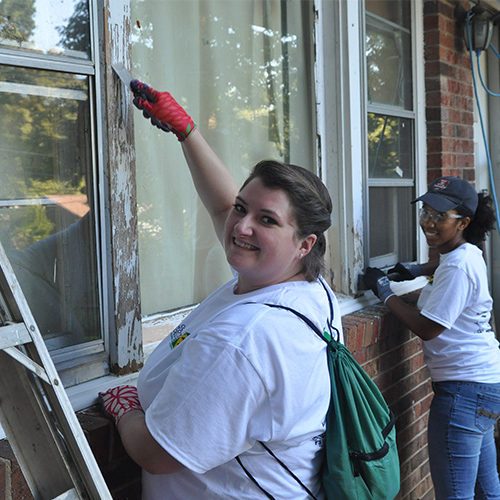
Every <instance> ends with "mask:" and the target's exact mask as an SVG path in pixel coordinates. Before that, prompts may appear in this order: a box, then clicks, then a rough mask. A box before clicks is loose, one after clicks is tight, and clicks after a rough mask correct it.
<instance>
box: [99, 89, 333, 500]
mask: <svg viewBox="0 0 500 500" xmlns="http://www.w3.org/2000/svg"><path fill="white" fill-rule="evenodd" d="M131 87H132V90H133V91H134V94H135V96H136V98H135V99H134V103H135V105H136V106H137V107H138V108H140V109H142V110H143V112H144V114H145V116H146V117H148V118H150V119H151V121H152V122H153V124H154V125H156V126H158V127H159V128H161V129H163V130H166V131H171V132H174V133H175V134H176V135H177V137H178V139H179V141H181V143H182V148H183V151H184V154H185V157H186V160H187V163H188V165H189V168H190V171H191V175H192V177H193V181H194V185H195V187H196V189H197V191H198V194H199V196H200V197H201V199H202V201H203V203H204V205H205V206H206V208H207V210H208V212H209V214H210V215H211V218H212V221H213V223H214V227H215V231H216V233H217V236H218V237H219V240H220V241H221V242H222V244H223V246H224V250H225V253H226V258H227V261H228V263H229V265H230V266H231V267H232V268H233V269H234V271H235V273H236V277H235V278H234V279H233V280H232V281H230V282H229V283H227V284H226V285H223V286H222V287H220V288H219V289H218V290H216V291H215V292H214V293H212V294H211V295H210V296H209V297H208V298H207V299H205V300H204V301H203V302H202V303H201V304H200V306H198V308H196V309H195V310H194V311H193V312H192V313H191V314H190V315H189V316H188V317H187V318H186V319H185V320H183V322H182V323H181V324H180V325H179V326H178V327H177V328H176V329H175V330H174V331H173V332H172V334H171V335H170V336H169V337H168V338H167V339H165V340H164V341H163V342H162V343H161V344H160V345H159V346H158V347H157V349H156V350H155V351H154V352H153V354H152V355H151V356H150V358H149V359H148V360H147V362H146V364H145V366H144V368H143V370H142V371H141V373H140V376H139V380H138V385H137V389H138V394H137V390H136V389H135V388H133V387H129V386H125V387H118V388H114V389H112V390H110V391H107V392H105V393H102V394H100V397H101V401H102V404H103V406H104V409H105V411H106V412H107V413H108V414H109V415H110V416H112V417H113V418H114V420H115V422H116V424H117V429H118V432H119V433H120V436H121V438H122V441H123V444H124V446H125V449H126V450H127V452H128V453H129V455H130V456H131V457H132V458H133V459H134V460H135V461H136V462H137V463H138V464H139V465H140V466H141V467H142V468H143V471H144V472H143V498H146V499H182V500H189V499H193V500H199V499H204V500H206V499H216V498H228V499H229V498H234V499H239V500H241V499H257V498H263V496H264V495H268V497H270V498H273V497H274V498H280V499H285V498H289V499H293V500H298V499H302V498H304V499H306V498H311V496H312V497H313V498H323V492H322V490H321V482H320V469H321V463H322V457H323V444H322V443H323V434H324V431H325V425H326V424H325V417H326V413H327V410H328V406H329V401H330V377H329V373H328V367H327V362H326V343H325V342H324V341H323V340H322V339H320V338H319V337H318V336H317V335H316V334H315V333H314V332H313V330H312V329H311V328H310V327H308V326H307V325H306V324H305V323H304V322H303V321H302V320H301V319H299V318H298V317H296V316H295V314H293V313H291V312H289V311H286V310H283V309H277V308H274V307H269V306H268V305H267V304H274V305H282V306H287V307H290V308H293V309H295V310H298V311H300V312H301V313H302V314H303V315H305V316H307V317H308V318H310V319H311V320H312V321H313V322H314V323H315V324H316V325H317V326H318V327H319V328H321V330H322V331H328V330H329V331H330V332H332V333H334V334H336V336H337V337H341V333H340V332H341V323H340V314H339V309H338V304H337V301H336V299H335V297H334V295H333V292H332V291H331V290H330V288H329V287H328V286H327V285H326V283H325V282H324V281H323V279H322V278H321V276H320V270H321V265H322V260H323V256H324V253H325V235H324V232H325V231H326V230H327V229H328V227H329V226H330V213H331V209H332V205H331V200H330V197H329V194H328V191H327V189H326V187H325V186H324V185H323V183H322V182H321V181H320V180H319V178H318V177H317V176H316V175H314V174H312V173H311V172H309V171H307V170H305V169H303V168H301V167H298V166H294V165H288V164H283V163H280V162H276V161H263V162H260V163H259V164H257V165H256V167H255V168H254V170H253V172H252V174H251V175H250V177H249V178H248V179H247V180H246V182H245V183H244V184H243V186H242V188H241V189H240V190H238V189H237V187H236V185H235V183H234V180H233V179H232V177H231V175H230V174H229V172H228V170H227V169H226V168H225V166H224V165H223V164H222V162H221V161H220V160H219V158H217V156H216V155H215V153H214V152H213V151H212V149H210V147H209V146H208V145H207V143H206V142H205V141H204V139H203V138H202V136H201V134H200V133H199V131H198V130H197V129H196V127H195V125H194V123H193V121H192V120H191V118H190V117H189V116H188V115H187V114H186V112H185V111H184V109H182V108H181V107H180V106H179V104H178V103H177V102H176V101H175V100H174V99H173V98H172V96H171V95H170V94H169V93H168V92H157V91H155V90H153V89H151V88H150V87H148V86H146V85H144V84H142V83H140V82H137V81H134V82H132V84H131ZM262 443H265V444H266V446H268V447H269V448H270V449H271V450H272V451H273V452H274V453H275V454H276V456H277V457H278V458H279V459H280V460H282V461H283V462H284V463H285V464H286V465H287V467H288V468H289V469H290V470H291V471H292V472H293V473H294V474H295V475H296V476H298V477H299V479H300V483H298V482H297V481H296V480H295V479H293V478H292V477H291V475H290V474H288V473H287V472H286V471H285V470H284V469H283V468H282V466H281V465H279V463H278V462H277V461H276V459H275V458H273V457H272V456H271V455H270V454H269V453H268V452H267V451H266V449H265V447H264V446H263V444H262ZM250 476H251V477H252V478H253V480H252V478H251V477H250ZM257 483H258V484H257ZM309 492H310V493H309Z"/></svg>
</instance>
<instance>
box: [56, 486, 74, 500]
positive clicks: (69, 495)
mask: <svg viewBox="0 0 500 500" xmlns="http://www.w3.org/2000/svg"><path fill="white" fill-rule="evenodd" d="M79 499H80V497H79V496H78V493H77V492H76V490H75V488H71V489H70V490H68V491H65V492H64V493H61V494H60V495H58V496H56V497H55V498H53V499H52V500H79Z"/></svg>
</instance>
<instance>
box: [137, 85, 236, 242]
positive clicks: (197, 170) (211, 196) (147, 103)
mask: <svg viewBox="0 0 500 500" xmlns="http://www.w3.org/2000/svg"><path fill="white" fill-rule="evenodd" d="M130 87H131V88H132V91H133V92H134V95H135V98H134V104H135V106H137V107H138V108H139V109H141V110H142V111H143V114H144V116H145V117H146V118H150V119H151V123H152V124H153V125H155V126H157V127H158V128H160V129H162V130H164V131H165V132H172V133H174V134H175V135H176V136H177V139H178V140H179V141H180V142H181V143H182V149H183V152H184V156H185V158H186V161H187V163H188V166H189V170H190V172H191V176H192V178H193V182H194V186H195V188H196V191H197V192H198V195H199V197H200V199H201V201H202V203H203V204H204V205H205V208H206V209H207V210H208V213H209V215H210V217H211V219H212V222H213V224H214V228H215V231H216V233H217V237H218V238H219V240H220V241H221V242H222V241H223V230H224V223H225V220H226V217H227V214H228V212H229V210H230V209H231V207H232V205H233V203H234V200H235V197H236V194H237V192H238V187H237V185H236V182H235V181H234V179H233V177H232V175H231V173H230V172H229V170H228V169H227V167H226V166H225V165H224V163H223V162H222V161H221V160H220V158H219V157H218V156H217V155H216V154H215V152H214V151H213V149H212V148H211V147H210V146H209V145H208V143H207V142H206V141H205V139H204V138H203V137H202V135H201V133H200V132H199V131H198V130H197V129H196V125H195V123H194V122H193V120H192V119H191V117H190V116H189V115H188V114H187V113H186V111H185V110H184V109H183V108H182V106H180V105H179V103H178V102H177V101H176V100H175V99H174V98H173V97H172V96H171V94H170V93H169V92H158V91H157V90H154V89H152V88H151V87H149V86H147V85H146V84H144V83H142V82H139V81H138V80H134V81H133V82H132V83H131V84H130Z"/></svg>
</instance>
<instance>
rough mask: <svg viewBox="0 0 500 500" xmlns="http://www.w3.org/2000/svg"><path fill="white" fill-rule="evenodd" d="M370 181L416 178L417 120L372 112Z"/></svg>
mask: <svg viewBox="0 0 500 500" xmlns="http://www.w3.org/2000/svg"><path fill="white" fill-rule="evenodd" d="M368 168H369V174H368V176H369V178H371V179H373V178H384V179H412V178H413V120H409V119H406V118H398V117H395V116H388V115H379V114H376V113H368Z"/></svg>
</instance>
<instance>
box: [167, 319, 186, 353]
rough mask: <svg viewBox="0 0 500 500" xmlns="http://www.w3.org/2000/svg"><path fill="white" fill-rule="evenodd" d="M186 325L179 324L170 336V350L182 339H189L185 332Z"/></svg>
mask: <svg viewBox="0 0 500 500" xmlns="http://www.w3.org/2000/svg"><path fill="white" fill-rule="evenodd" d="M185 328H186V325H185V324H184V323H181V324H180V325H179V326H177V327H176V328H175V329H174V330H173V331H172V333H171V334H170V348H171V349H175V348H176V347H177V346H178V345H179V344H180V343H181V342H182V341H183V340H184V339H187V338H188V337H189V332H185V331H184V330H185Z"/></svg>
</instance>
